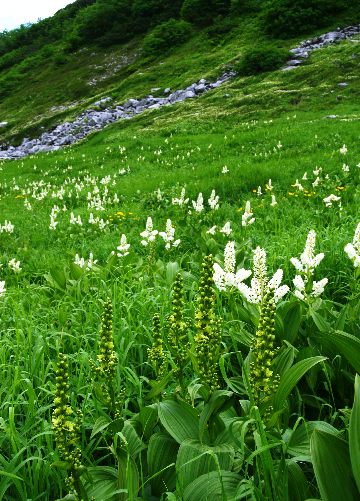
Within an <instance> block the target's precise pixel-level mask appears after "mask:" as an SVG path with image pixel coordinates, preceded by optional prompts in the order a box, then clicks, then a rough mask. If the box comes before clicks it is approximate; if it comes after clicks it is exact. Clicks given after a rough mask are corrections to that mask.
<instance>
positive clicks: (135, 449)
mask: <svg viewBox="0 0 360 501" xmlns="http://www.w3.org/2000/svg"><path fill="white" fill-rule="evenodd" d="M122 434H123V435H124V437H125V438H126V441H127V450H128V451H129V453H130V455H131V457H132V458H135V456H137V455H138V454H139V453H140V452H141V451H142V450H144V449H146V446H145V444H144V442H143V441H142V440H141V438H140V437H139V435H138V434H137V433H136V431H135V428H134V427H133V425H132V424H131V423H130V421H126V422H125V424H124V428H123V429H122Z"/></svg>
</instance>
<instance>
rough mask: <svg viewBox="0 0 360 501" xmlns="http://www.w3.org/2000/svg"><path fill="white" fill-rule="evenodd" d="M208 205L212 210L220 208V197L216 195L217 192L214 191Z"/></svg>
mask: <svg viewBox="0 0 360 501" xmlns="http://www.w3.org/2000/svg"><path fill="white" fill-rule="evenodd" d="M208 204H209V206H210V209H211V210H217V209H218V208H219V196H218V195H215V190H212V192H211V195H210V198H209V199H208Z"/></svg>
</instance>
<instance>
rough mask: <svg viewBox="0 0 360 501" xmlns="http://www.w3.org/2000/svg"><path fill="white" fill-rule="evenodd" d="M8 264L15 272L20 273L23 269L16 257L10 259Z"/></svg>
mask: <svg viewBox="0 0 360 501" xmlns="http://www.w3.org/2000/svg"><path fill="white" fill-rule="evenodd" d="M8 266H9V268H10V269H11V270H12V271H13V272H14V273H20V271H21V270H22V268H20V261H17V260H16V259H15V258H13V259H10V261H9V262H8Z"/></svg>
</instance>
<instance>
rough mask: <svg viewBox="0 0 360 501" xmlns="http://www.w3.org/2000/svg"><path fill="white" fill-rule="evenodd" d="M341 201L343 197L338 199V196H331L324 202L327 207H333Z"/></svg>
mask: <svg viewBox="0 0 360 501" xmlns="http://www.w3.org/2000/svg"><path fill="white" fill-rule="evenodd" d="M340 200H341V197H338V196H336V195H333V194H331V195H329V196H328V197H325V198H323V202H324V203H325V205H326V207H332V204H333V202H339V201H340Z"/></svg>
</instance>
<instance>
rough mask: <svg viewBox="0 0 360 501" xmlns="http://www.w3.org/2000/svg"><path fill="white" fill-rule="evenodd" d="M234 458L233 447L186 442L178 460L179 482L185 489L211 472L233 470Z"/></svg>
mask: <svg viewBox="0 0 360 501" xmlns="http://www.w3.org/2000/svg"><path fill="white" fill-rule="evenodd" d="M234 456H235V453H234V449H233V448H232V447H231V445H228V444H222V445H218V446H215V447H210V446H209V445H205V444H201V443H200V442H199V441H197V440H186V441H185V442H183V443H182V444H181V446H180V449H179V452H178V455H177V460H176V470H177V476H178V481H179V483H180V485H181V486H182V487H183V488H184V487H186V486H187V485H188V484H190V483H191V482H192V481H193V480H195V479H196V478H197V477H200V476H201V475H203V474H205V473H209V472H210V471H214V470H217V469H221V470H231V468H232V466H233V463H234Z"/></svg>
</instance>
